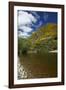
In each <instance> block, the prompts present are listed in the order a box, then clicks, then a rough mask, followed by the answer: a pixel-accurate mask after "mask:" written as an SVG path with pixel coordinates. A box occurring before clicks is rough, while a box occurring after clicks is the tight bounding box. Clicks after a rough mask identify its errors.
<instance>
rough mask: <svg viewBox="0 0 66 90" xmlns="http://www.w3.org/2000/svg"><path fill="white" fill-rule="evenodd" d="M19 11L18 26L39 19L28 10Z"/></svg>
mask: <svg viewBox="0 0 66 90" xmlns="http://www.w3.org/2000/svg"><path fill="white" fill-rule="evenodd" d="M18 13H19V14H18V26H20V25H25V24H31V23H32V22H34V23H35V22H36V21H37V19H36V18H35V17H34V16H33V15H32V14H30V13H28V12H26V11H19V12H18Z"/></svg>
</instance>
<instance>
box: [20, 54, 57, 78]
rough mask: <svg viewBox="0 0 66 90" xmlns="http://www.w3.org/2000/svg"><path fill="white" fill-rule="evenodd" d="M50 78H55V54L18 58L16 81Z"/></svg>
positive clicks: (29, 55) (28, 55)
mask: <svg viewBox="0 0 66 90" xmlns="http://www.w3.org/2000/svg"><path fill="white" fill-rule="evenodd" d="M50 77H51V78H52V77H57V53H45V54H34V53H33V54H32V53H31V54H27V55H22V56H20V57H19V60H18V79H31V78H50Z"/></svg>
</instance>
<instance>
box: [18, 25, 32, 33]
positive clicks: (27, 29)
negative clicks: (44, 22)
mask: <svg viewBox="0 0 66 90" xmlns="http://www.w3.org/2000/svg"><path fill="white" fill-rule="evenodd" d="M19 29H21V30H22V31H23V32H25V33H28V32H31V31H32V28H31V27H28V26H20V27H19Z"/></svg>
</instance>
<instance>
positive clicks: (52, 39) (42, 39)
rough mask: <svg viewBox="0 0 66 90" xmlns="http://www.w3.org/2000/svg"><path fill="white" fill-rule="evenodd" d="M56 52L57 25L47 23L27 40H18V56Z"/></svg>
mask: <svg viewBox="0 0 66 90" xmlns="http://www.w3.org/2000/svg"><path fill="white" fill-rule="evenodd" d="M54 50H55V51H57V25H56V24H53V23H48V24H46V25H44V26H42V27H40V28H39V29H37V30H36V31H34V32H32V34H31V36H30V37H28V38H18V54H19V55H20V54H21V53H28V52H29V53H46V52H49V51H54Z"/></svg>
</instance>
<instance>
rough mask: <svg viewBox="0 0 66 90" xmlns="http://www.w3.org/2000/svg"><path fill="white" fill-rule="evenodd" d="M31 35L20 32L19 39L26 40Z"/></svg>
mask: <svg viewBox="0 0 66 90" xmlns="http://www.w3.org/2000/svg"><path fill="white" fill-rule="evenodd" d="M29 36H30V35H29V34H28V33H26V32H21V31H18V37H23V38H26V37H29Z"/></svg>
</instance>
